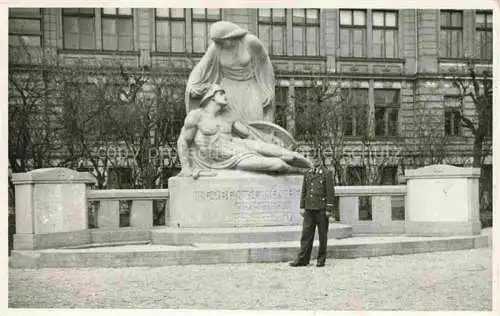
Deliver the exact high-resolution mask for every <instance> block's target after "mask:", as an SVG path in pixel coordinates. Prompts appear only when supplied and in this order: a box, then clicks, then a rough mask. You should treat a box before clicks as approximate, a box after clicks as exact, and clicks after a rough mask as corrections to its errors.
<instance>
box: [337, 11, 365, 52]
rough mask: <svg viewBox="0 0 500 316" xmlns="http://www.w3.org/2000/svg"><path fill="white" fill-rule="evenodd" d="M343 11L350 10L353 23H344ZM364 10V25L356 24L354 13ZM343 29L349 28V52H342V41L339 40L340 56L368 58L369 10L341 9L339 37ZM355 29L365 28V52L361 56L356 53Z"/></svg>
mask: <svg viewBox="0 0 500 316" xmlns="http://www.w3.org/2000/svg"><path fill="white" fill-rule="evenodd" d="M342 12H350V14H351V24H342ZM355 12H363V14H364V17H365V18H364V20H365V23H364V24H363V25H356V24H354V13H355ZM343 29H347V30H349V53H348V54H346V55H345V54H343V53H342V42H341V41H340V40H339V57H341V58H342V57H350V58H367V57H368V47H367V46H368V38H367V37H368V11H367V10H366V9H340V10H339V37H341V33H342V30H343ZM354 30H364V41H363V53H362V54H361V56H355V54H354Z"/></svg>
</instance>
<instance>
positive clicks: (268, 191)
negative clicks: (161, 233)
mask: <svg viewBox="0 0 500 316" xmlns="http://www.w3.org/2000/svg"><path fill="white" fill-rule="evenodd" d="M169 181H170V182H169V191H170V194H171V195H170V204H169V216H170V217H169V218H170V219H169V225H171V226H175V227H259V226H280V225H299V224H300V223H301V222H302V217H301V216H300V212H299V207H300V194H301V188H302V187H301V183H302V177H301V176H283V177H269V176H266V175H263V176H249V177H246V176H244V175H242V176H241V177H237V176H233V175H231V177H227V178H225V177H223V176H220V177H218V178H200V179H198V180H196V181H193V180H190V179H186V178H171V179H170V180H169ZM187 201H189V204H188V203H187Z"/></svg>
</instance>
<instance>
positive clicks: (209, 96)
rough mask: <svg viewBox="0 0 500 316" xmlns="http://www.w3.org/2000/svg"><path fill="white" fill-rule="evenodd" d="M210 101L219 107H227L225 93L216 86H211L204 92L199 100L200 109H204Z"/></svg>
mask: <svg viewBox="0 0 500 316" xmlns="http://www.w3.org/2000/svg"><path fill="white" fill-rule="evenodd" d="M210 100H214V101H215V102H216V103H217V104H219V105H221V106H225V105H227V98H226V91H224V89H222V87H221V86H219V85H218V84H211V85H210V87H209V88H208V90H207V92H205V94H204V95H203V97H202V98H201V101H200V107H204V106H205V105H206V104H207V102H208V101H210Z"/></svg>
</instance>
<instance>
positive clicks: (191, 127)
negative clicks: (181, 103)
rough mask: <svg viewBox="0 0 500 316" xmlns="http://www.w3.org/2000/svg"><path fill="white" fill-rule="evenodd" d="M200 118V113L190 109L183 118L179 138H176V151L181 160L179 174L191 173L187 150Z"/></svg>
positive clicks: (187, 174) (189, 174)
mask: <svg viewBox="0 0 500 316" xmlns="http://www.w3.org/2000/svg"><path fill="white" fill-rule="evenodd" d="M199 120H200V113H199V112H198V111H197V110H194V111H191V112H189V113H188V115H187V116H186V119H185V120H184V126H183V127H182V129H181V133H180V135H179V139H178V140H177V152H178V154H179V160H180V161H181V167H182V170H181V173H180V174H179V175H180V176H191V175H192V169H193V168H192V167H193V165H192V161H191V157H190V152H189V146H190V145H191V143H192V142H193V139H194V136H195V135H196V132H197V130H198V122H199Z"/></svg>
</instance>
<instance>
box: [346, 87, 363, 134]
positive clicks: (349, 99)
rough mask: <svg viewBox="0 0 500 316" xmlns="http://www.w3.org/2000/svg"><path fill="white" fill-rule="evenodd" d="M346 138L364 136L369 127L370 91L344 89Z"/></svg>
mask: <svg viewBox="0 0 500 316" xmlns="http://www.w3.org/2000/svg"><path fill="white" fill-rule="evenodd" d="M342 94H343V97H344V98H345V99H346V102H345V104H344V107H345V108H344V109H343V111H342V112H343V113H344V116H343V126H344V128H343V130H344V136H363V135H366V133H367V125H368V89H357V88H356V89H343V90H342Z"/></svg>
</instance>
